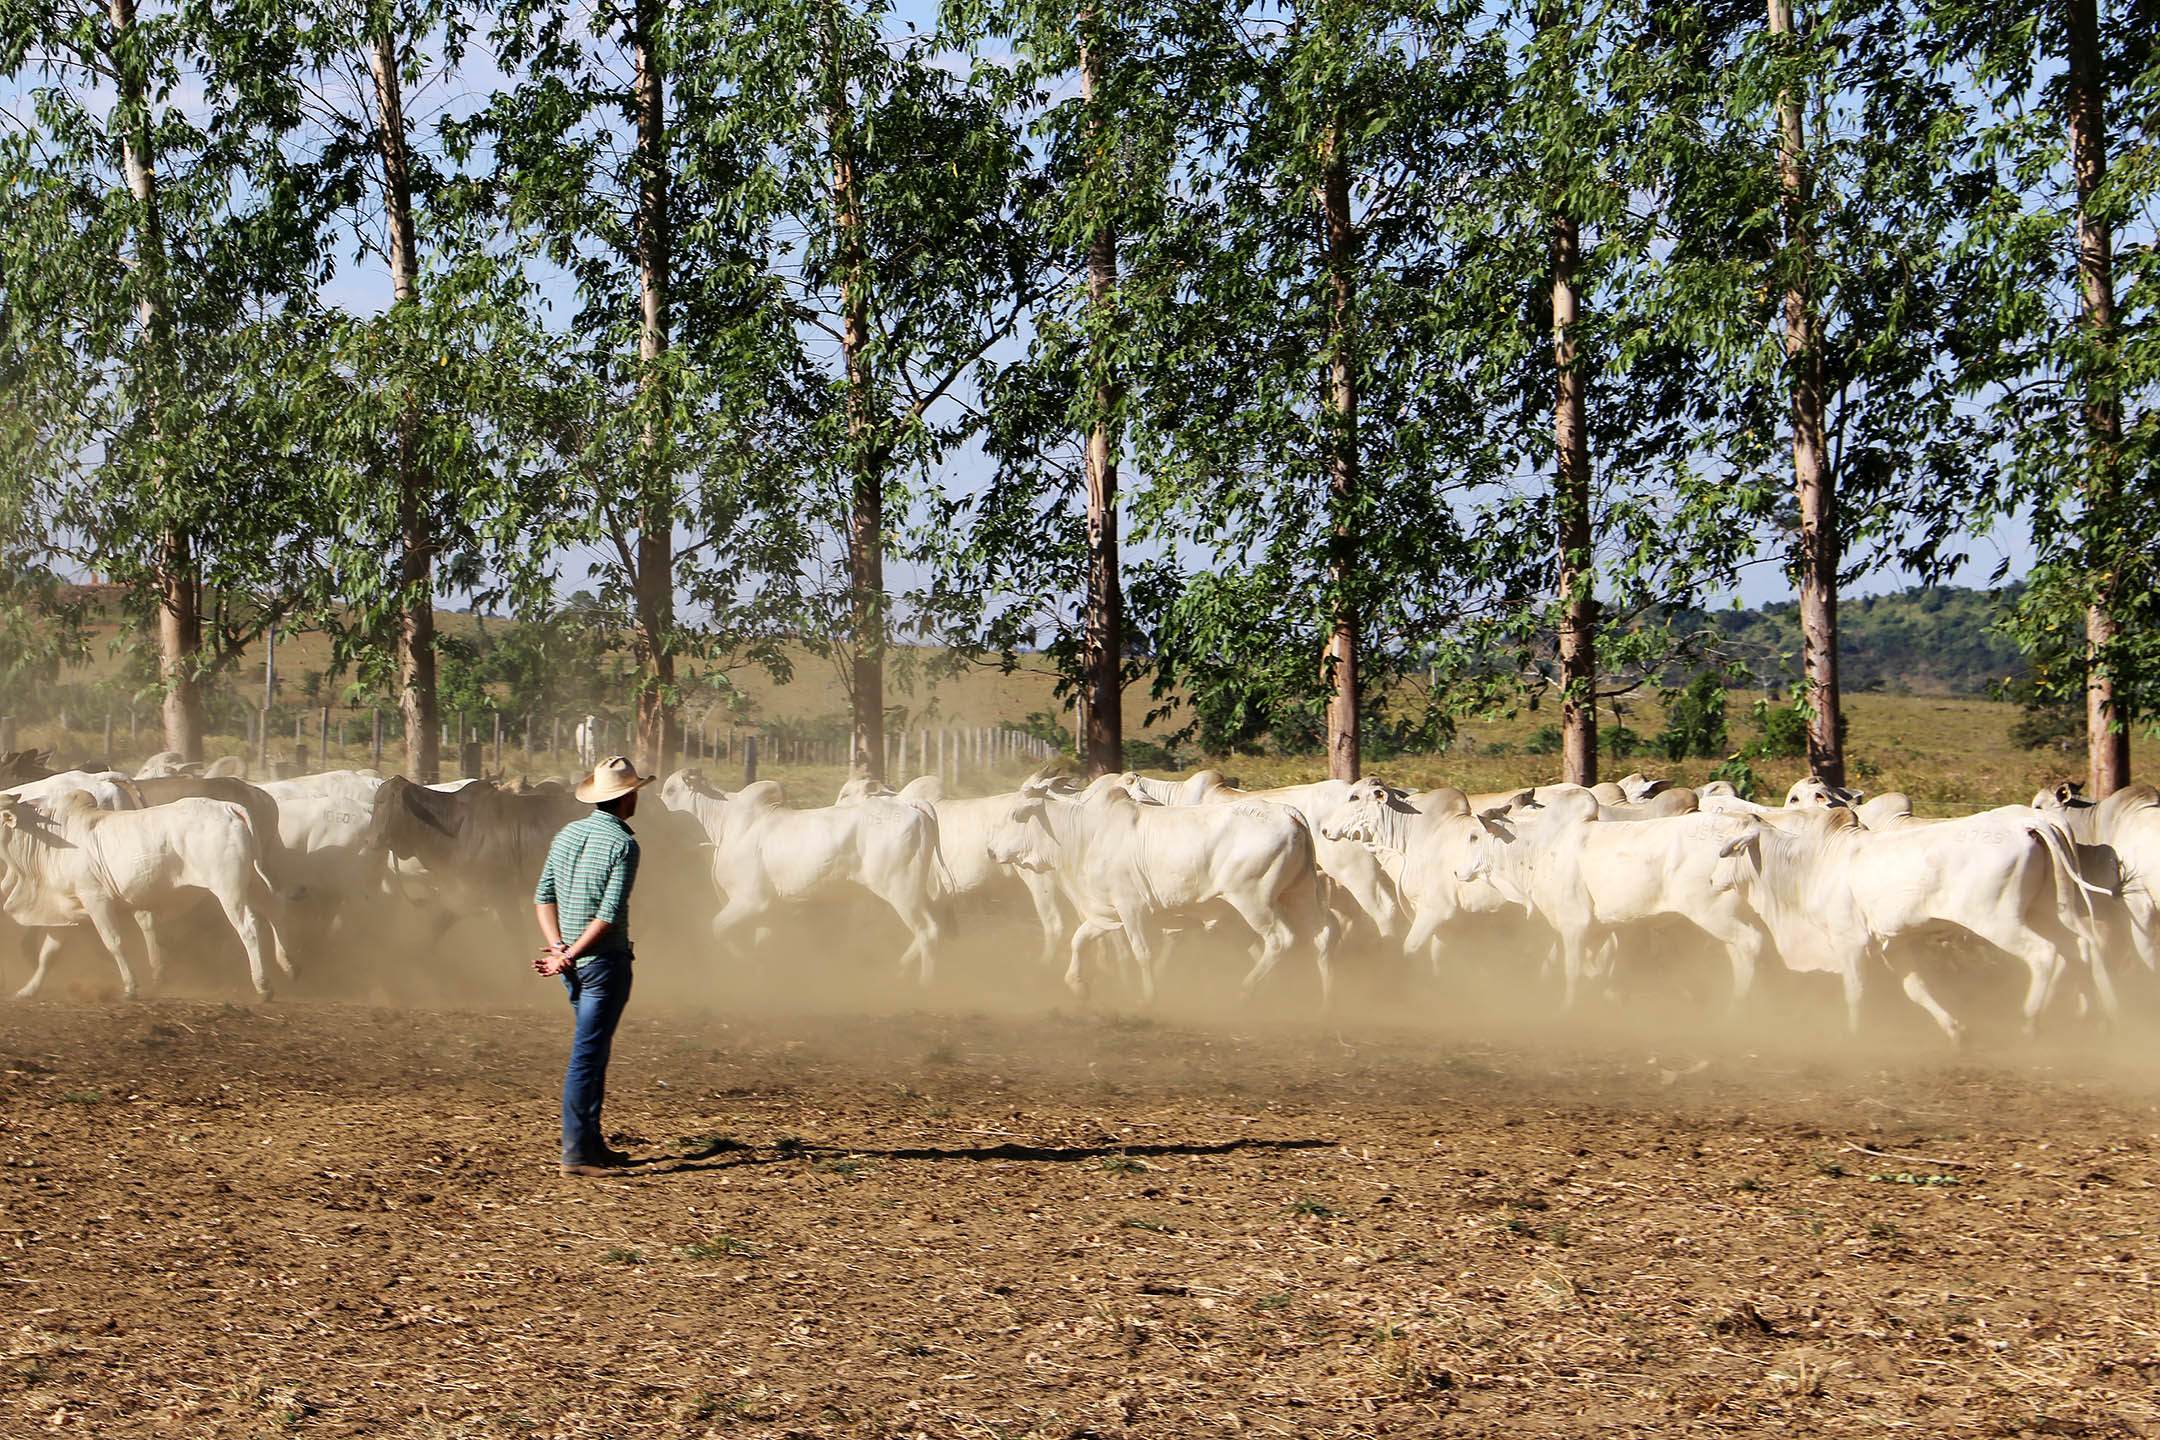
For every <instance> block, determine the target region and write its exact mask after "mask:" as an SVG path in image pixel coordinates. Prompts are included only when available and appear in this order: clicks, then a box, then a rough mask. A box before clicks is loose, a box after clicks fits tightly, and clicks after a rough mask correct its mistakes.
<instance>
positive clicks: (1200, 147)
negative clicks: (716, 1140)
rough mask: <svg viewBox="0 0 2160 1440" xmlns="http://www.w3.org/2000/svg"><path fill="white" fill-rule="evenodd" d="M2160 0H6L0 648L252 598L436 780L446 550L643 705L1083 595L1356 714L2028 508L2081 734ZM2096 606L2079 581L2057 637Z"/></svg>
mask: <svg viewBox="0 0 2160 1440" xmlns="http://www.w3.org/2000/svg"><path fill="white" fill-rule="evenodd" d="M2156 36H2160V9H2156V8H2155V7H2154V5H2153V3H2152V0H2119V3H2114V4H2104V3H2101V0H2050V3H2048V4H2044V5H2039V6H2035V7H2031V8H2028V9H2015V8H2011V7H2001V6H1993V5H1984V4H1979V3H1968V0H1942V3H1922V0H1850V3H1846V0H1828V3H1819V4H1798V5H1796V4H1794V3H1792V0H1763V3H1762V5H1761V6H1760V8H1758V7H1756V6H1755V5H1753V4H1745V5H1743V4H1728V3H1723V0H1706V3H1691V4H1669V3H1658V0H1609V3H1602V4H1593V3H1589V0H1379V3H1351V0H1281V3H1270V4H1267V5H1264V6H1256V7H1242V6H1223V5H1216V4H1211V3H1207V0H1197V3H1196V0H1070V3H1067V0H951V3H949V4H948V5H947V6H946V7H945V9H944V10H943V11H942V12H941V13H940V14H939V15H938V16H937V17H936V22H935V24H930V25H925V26H923V27H921V28H916V27H913V26H911V25H909V24H908V23H907V22H906V21H904V20H903V19H902V18H901V16H900V15H899V14H897V13H896V12H895V11H894V10H893V9H892V8H891V7H890V5H889V4H888V3H886V0H769V3H755V4H752V3H721V4H689V5H680V6H670V5H662V4H659V3H658V0H628V3H625V4H623V5H620V6H615V7H587V6H581V5H572V4H569V3H566V0H492V3H485V4H473V5H460V4H456V3H452V0H337V3H334V4H328V5H320V6H305V7H300V6H291V5H279V4H271V3H268V0H29V3H26V4H21V5H14V6H10V7H8V8H7V9H6V10H5V11H4V12H0V103H4V104H5V105H6V107H7V112H8V113H7V124H6V126H5V129H4V130H0V383H4V386H5V394H6V404H5V406H4V407H0V523H4V525H5V527H6V535H5V542H4V544H0V575H4V577H5V584H6V595H7V601H8V607H7V613H6V615H5V616H4V617H0V662H4V663H6V664H7V665H9V666H10V667H13V668H14V669H16V670H17V671H20V672H22V673H32V672H34V671H36V670H37V669H38V667H41V666H43V667H49V666H50V665H51V664H52V663H53V662H54V658H55V656H56V655H58V654H60V653H62V652H64V651H65V649H66V645H67V641H66V639H65V635H66V632H67V621H68V617H67V616H66V615H65V614H64V613H62V612H61V610H60V609H59V607H58V604H57V600H56V597H57V596H58V595H59V594H60V591H59V590H58V589H57V587H56V581H57V580H60V579H67V578H75V577H80V576H85V575H95V576H97V577H100V578H104V579H109V580H112V581H116V582H118V583H119V584H121V585H122V586H123V587H124V588H125V591H126V593H127V594H128V595H129V596H130V597H131V601H130V603H131V608H132V611H133V614H134V617H135V619H136V621H137V623H138V624H139V625H140V627H141V629H142V631H143V633H144V634H145V635H146V636H154V637H155V643H156V652H157V656H158V665H157V667H156V676H155V679H154V680H153V681H150V682H149V683H148V688H149V689H150V690H152V691H154V693H155V695H156V697H157V699H158V701H159V703H160V704H161V706H162V713H163V717H164V726H165V732H166V743H167V745H168V746H169V747H170V748H172V749H176V750H180V751H182V752H183V753H189V754H198V753H200V750H201V745H202V729H203V718H202V689H203V686H204V685H205V684H206V683H208V682H209V681H211V680H213V679H214V678H215V677H216V676H217V675H218V673H219V672H220V671H221V669H224V668H226V667H229V666H230V665H231V664H232V663H233V662H234V660H235V658H236V657H237V656H238V654H239V653H240V652H241V650H242V648H243V647H244V646H246V645H247V644H248V643H250V641H252V640H253V639H254V638H255V637H256V636H257V635H258V634H259V633H260V632H261V631H262V630H264V629H266V628H267V627H269V626H272V625H281V626H286V627H292V626H311V627H317V628H322V629H325V630H328V631H329V632H330V633H332V634H333V635H334V636H335V637H336V639H337V643H338V647H339V650H338V653H339V656H340V659H341V661H342V663H344V664H345V665H347V666H348V667H349V670H350V673H351V674H352V675H353V677H354V683H355V684H358V685H362V686H365V687H369V688H370V689H371V690H372V691H374V692H375V693H390V694H395V695H396V696H397V698H398V703H399V704H400V705H401V707H402V710H403V714H404V721H405V723H404V726H403V730H404V734H405V736H406V737H407V745H408V753H407V756H406V765H407V768H408V769H409V770H411V771H412V772H413V773H414V774H416V775H418V776H422V777H425V778H429V779H432V778H434V777H435V773H436V771H437V769H438V766H439V757H438V756H437V755H436V753H435V749H434V745H435V737H436V735H437V733H438V727H437V723H436V708H437V690H438V687H439V681H438V678H437V669H436V659H437V654H438V649H439V647H438V643H437V641H436V638H435V636H434V634H433V621H432V616H433V607H434V605H435V604H436V602H437V601H438V600H440V599H441V598H442V597H444V596H446V595H450V594H462V595H467V596H471V597H475V598H477V599H478V600H480V601H482V602H483V603H486V604H489V605H493V606H500V607H503V608H508V609H510V610H512V611H514V612H518V613H530V614H535V615H544V614H553V613H555V612H556V611H557V609H558V608H559V602H558V601H557V599H556V597H557V596H558V595H559V594H560V593H562V592H564V591H567V590H568V589H572V588H577V589H581V590H585V591H588V592H589V593H590V595H591V597H592V603H591V605H590V606H589V607H587V608H586V609H585V610H583V611H581V615H583V616H584V617H585V619H586V621H587V623H589V624H591V625H593V626H596V627H600V628H604V629H606V630H608V631H609V632H610V633H613V634H618V635H620V636H621V637H623V640H624V643H625V645H626V648H627V653H628V656H629V658H630V660H631V662H632V669H633V672H634V674H635V677H636V678H635V681H634V686H635V699H634V704H635V712H636V716H637V724H636V732H637V741H636V744H637V749H638V752H639V753H638V758H639V760H640V762H641V763H642V764H644V765H646V766H649V767H654V768H664V767H666V766H668V765H670V764H671V763H673V760H674V757H675V755H676V753H677V750H678V748H679V744H680V736H681V724H680V719H679V716H680V711H681V707H682V704H683V701H684V698H685V696H686V695H687V694H689V693H690V692H691V691H692V690H693V689H697V688H699V687H709V686H713V685H722V686H724V684H725V675H726V674H727V672H728V671H729V670H730V669H731V668H733V667H735V666H739V665H743V664H758V663H762V664H766V665H768V666H772V667H775V668H781V667H784V666H785V665H787V664H788V663H790V662H791V657H793V656H795V655H797V654H799V653H800V652H799V651H798V650H796V649H795V648H793V647H792V646H791V645H789V644H788V643H786V642H791V641H792V642H802V643H803V644H806V645H807V646H808V647H809V649H810V650H811V651H812V652H813V654H814V655H815V656H818V657H823V659H824V660H826V661H829V662H830V663H832V664H834V665H835V666H836V668H837V671H838V673H839V674H840V676H841V677H842V679H843V681H844V683H845V685H846V688H847V691H848V694H849V698H850V705H851V709H852V714H853V753H854V758H855V764H856V766H857V767H858V769H860V770H861V771H863V772H864V773H867V774H871V775H877V774H878V773H879V771H880V770H881V768H882V765H883V760H884V749H885V745H884V728H883V727H884V723H885V719H886V715H887V710H888V706H889V704H890V696H889V693H888V691H889V688H890V681H891V676H890V675H889V673H888V672H889V670H890V669H891V666H892V665H893V664H895V663H901V660H900V658H898V657H904V656H905V654H906V653H907V652H906V651H905V650H901V649H896V648H895V647H896V645H900V644H901V643H902V642H918V641H922V642H929V643H932V644H935V645H938V646H941V647H946V648H948V649H949V650H950V651H951V652H952V653H954V654H956V655H958V656H961V657H963V658H964V659H965V660H967V661H968V662H969V663H999V662H1000V661H1002V662H1003V663H1011V657H1012V656H1013V654H1014V653H1016V652H1017V651H1018V650H1019V649H1022V648H1042V649H1045V650H1047V651H1048V652H1049V653H1050V654H1051V655H1052V656H1053V657H1055V659H1056V661H1057V663H1058V665H1059V666H1060V668H1061V669H1062V671H1063V673H1064V675H1065V676H1066V677H1067V680H1068V681H1069V684H1070V687H1071V692H1072V694H1073V696H1074V698H1075V703H1076V704H1077V705H1078V706H1079V712H1080V716H1081V719H1082V721H1083V727H1082V728H1083V750H1084V753H1085V756H1086V758H1087V760H1088V763H1089V764H1090V765H1091V766H1092V767H1093V768H1095V769H1097V770H1103V769H1110V768H1115V767H1118V766H1120V765H1121V764H1122V763H1123V756H1124V726H1125V723H1126V720H1127V717H1128V715H1129V714H1134V713H1137V712H1135V711H1134V710H1133V707H1134V706H1138V705H1149V704H1152V705H1156V706H1158V707H1161V709H1162V710H1163V712H1164V713H1166V714H1168V715H1170V716H1171V717H1172V718H1173V719H1174V720H1175V721H1176V722H1177V723H1179V724H1184V725H1187V726H1188V727H1189V728H1193V729H1202V730H1205V732H1206V733H1207V734H1208V735H1209V736H1210V737H1211V738H1213V739H1215V740H1217V741H1219V742H1221V743H1226V744H1236V743H1240V742H1244V741H1251V740H1253V739H1254V738H1256V737H1259V736H1262V735H1270V734H1272V735H1276V736H1282V735H1286V734H1288V735H1298V734H1304V735H1309V736H1310V737H1311V739H1312V741H1313V743H1315V744H1317V745H1318V746H1320V747H1321V748H1322V749H1324V751H1325V753H1326V755H1327V763H1328V768H1329V771H1330V773H1331V774H1335V775H1338V776H1352V775H1355V774H1356V773H1357V772H1358V770H1359V767H1360V764H1361V750H1362V745H1363V742H1364V738H1365V737H1366V736H1367V735H1368V734H1369V733H1372V732H1373V731H1374V729H1375V727H1379V728H1380V729H1381V730H1384V732H1385V734H1386V736H1387V737H1388V739H1389V742H1390V743H1391V744H1407V743H1416V742H1417V741H1418V740H1420V739H1427V740H1430V739H1437V738H1439V737H1440V736H1442V735H1444V734H1445V732H1446V731H1447V730H1448V728H1449V727H1450V725H1451V724H1452V723H1453V720H1454V718H1455V717H1456V716H1459V715H1462V714H1465V713H1471V712H1476V711H1480V710H1484V709H1489V708H1491V707H1493V706H1496V705H1507V704H1517V703H1523V702H1524V701H1529V702H1531V703H1538V702H1542V701H1546V700H1548V699H1549V700H1550V701H1551V702H1552V703H1554V704H1556V705H1557V708H1558V713H1559V718H1560V725H1559V728H1560V732H1561V748H1560V753H1561V755H1562V763H1563V769H1564V772H1565V774H1566V776H1567V778H1570V779H1576V780H1588V779H1592V778H1594V776H1595V771H1596V766H1597V756H1598V753H1599V746H1598V743H1597V740H1598V737H1597V733H1596V723H1597V722H1596V716H1597V713H1598V701H1599V699H1600V697H1601V696H1609V695H1610V694H1612V693H1613V692H1614V691H1615V690H1617V689H1625V688H1629V687H1633V686H1639V685H1642V684H1646V683H1654V682H1655V679H1656V677H1658V676H1661V675H1666V674H1669V673H1671V671H1672V667H1673V665H1674V663H1675V661H1676V658H1679V659H1686V658H1689V657H1694V656H1701V657H1703V658H1705V659H1709V660H1716V659H1718V658H1720V650H1719V637H1720V635H1721V633H1722V632H1721V631H1720V630H1719V628H1718V627H1717V626H1715V625H1709V624H1693V625H1676V624H1674V623H1672V621H1673V617H1675V616H1684V615H1687V614H1689V613H1690V611H1689V607H1690V606H1693V605H1696V604H1698V603H1699V602H1701V601H1702V600H1703V599H1704V598H1705V597H1707V596H1710V595H1713V594H1715V593H1717V592H1719V591H1720V590H1722V589H1725V588H1729V587H1730V586H1731V585H1732V584H1733V583H1734V580H1735V577H1736V576H1738V575H1739V574H1740V573H1741V572H1742V570H1743V568H1744V567H1747V566H1750V565H1754V564H1771V565H1777V566H1781V567H1782V568H1783V569H1784V571H1785V572H1786V573H1787V574H1789V576H1790V578H1791V582H1792V586H1793V592H1794V595H1795V598H1796V600H1797V603H1798V618H1799V625H1800V632H1801V641H1802V643H1801V652H1802V667H1803V670H1804V688H1803V691H1802V694H1801V699H1802V700H1803V701H1804V712H1805V718H1806V728H1807V735H1808V741H1807V743H1808V750H1809V756H1810V760H1811V762H1812V764H1813V767H1814V768H1815V769H1816V770H1817V771H1818V772H1819V773H1821V774H1823V775H1825V776H1826V777H1829V778H1832V779H1837V778H1841V777H1842V769H1843V755H1842V750H1841V741H1840V739H1839V732H1840V727H1839V724H1838V719H1839V708H1840V699H1839V695H1840V688H1839V687H1840V679H1839V675H1838V671H1837V654H1838V645H1837V633H1838V596H1839V593H1840V591H1841V590H1843V589H1845V588H1846V587H1848V586H1850V585H1851V584H1852V583H1853V582H1855V581H1856V580H1858V579H1861V578H1863V577H1865V576H1867V575H1868V574H1870V573H1871V572H1874V571H1878V570H1886V569H1894V570H1895V571H1897V572H1898V573H1901V574H1904V575H1909V576H1915V577H1919V578H1923V579H1924V578H1928V577H1931V576H1934V575H1939V574H1943V573H1946V572H1947V571H1948V570H1949V569H1950V568H1952V567H1953V566H1954V565H1956V564H1958V563H1959V562H1960V561H1961V560H1962V559H1963V556H1962V554H1961V546H1962V541H1963V537H1965V536H1968V535H1970V534H1973V533H1975V532H1977V531H1978V530H1981V529H1984V528H1985V527H1987V526H1989V525H1991V524H1997V523H2004V522H2014V523H2018V524H2023V525H2028V526H2029V527H2030V528H2031V530H2032V533H2033V535H2034V537H2035V543H2036V545H2037V547H2038V552H2039V556H2038V564H2037V566H2036V567H2035V568H2034V570H2033V573H2032V575H2031V576H2030V583H2028V584H2026V585H2024V586H2023V587H2022V588H2021V589H2019V590H2018V591H2017V598H2016V604H2015V609H2014V614H2013V617H2012V622H2011V623H2012V625H2013V628H2014V629H2015V631H2016V633H2017V634H2018V636H2019V638H2020V639H2021V641H2022V642H2023V643H2024V644H2025V645H2026V646H2027V648H2028V649H2029V650H2031V651H2032V652H2033V653H2035V654H2036V655H2039V656H2041V657H2043V658H2044V660H2045V663H2044V664H2042V665H2040V666H2037V667H2036V669H2035V676H2034V678H2035V683H2037V684H2039V685H2041V686H2043V687H2044V688H2049V689H2051V690H2052V691H2054V692H2055V693H2057V694H2077V693H2082V694H2083V695H2084V697H2085V699H2086V707H2087V713H2088V717H2089V723H2088V736H2089V746H2090V763H2091V772H2092V782H2093V784H2094V787H2095V788H2096V789H2107V788H2113V787H2114V786H2115V785H2118V784H2120V783H2122V782H2123V781H2124V780H2125V779H2126V778H2127V773H2126V771H2127V746H2126V740H2125V736H2126V733H2127V727H2128V726H2130V725H2132V724H2136V723H2140V722H2143V721H2146V720H2148V719H2150V718H2152V717H2153V716H2155V715H2156V714H2160V642H2156V641H2155V639H2154V637H2155V635H2160V626H2156V625H2155V624H2154V623H2153V621H2154V619H2155V618H2156V616H2155V614H2154V612H2155V611H2156V609H2160V602H2156V599H2155V597H2156V596H2160V583H2156V581H2160V577H2156V575H2155V573H2154V570H2155V556H2156V547H2155V546H2154V544H2153V542H2152V540H2151V538H2150V537H2151V536H2152V535H2153V534H2154V533H2156V531H2160V525H2156V523H2155V522H2156V521H2160V464H2156V447H2160V418H2156V417H2160V408H2156V405H2155V400H2156V398H2160V345H2156V343H2155V340H2154V336H2155V334H2156V331H2155V327H2154V323H2153V321H2154V317H2155V313H2156V309H2160V266H2156V263H2155V260H2154V256H2155V254H2156V253H2160V252H2156V251H2155V248H2154V238H2155V236H2154V203H2155V199H2156V196H2160V151H2156V149H2155V145H2156V137H2155V134H2154V132H2153V129H2152V125H2151V117H2152V116H2154V115H2155V114H2160V54H2156V46H2155V40H2156ZM2071 635H2074V636H2075V637H2076V640H2075V643H2068V642H2066V637H2067V636H2071Z"/></svg>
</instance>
